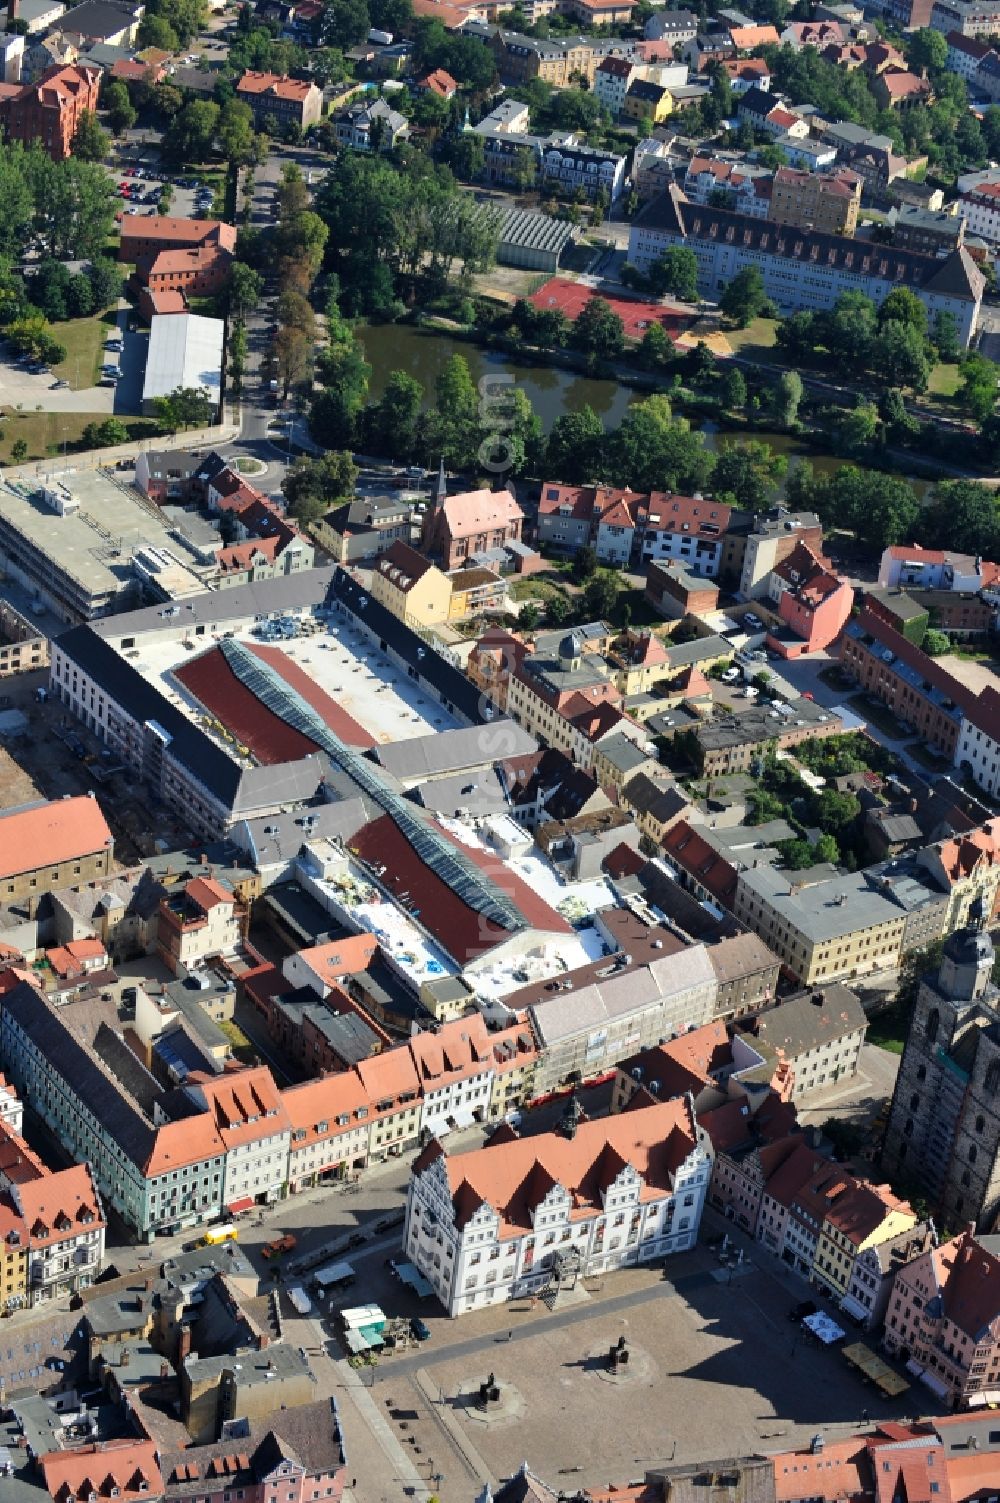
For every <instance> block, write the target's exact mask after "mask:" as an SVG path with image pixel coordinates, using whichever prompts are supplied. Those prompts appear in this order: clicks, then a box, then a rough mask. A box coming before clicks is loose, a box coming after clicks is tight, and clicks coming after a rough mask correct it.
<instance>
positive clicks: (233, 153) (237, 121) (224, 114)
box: [216, 99, 254, 164]
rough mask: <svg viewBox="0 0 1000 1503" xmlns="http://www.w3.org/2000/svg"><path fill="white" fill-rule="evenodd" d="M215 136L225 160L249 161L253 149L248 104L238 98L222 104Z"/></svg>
mask: <svg viewBox="0 0 1000 1503" xmlns="http://www.w3.org/2000/svg"><path fill="white" fill-rule="evenodd" d="M216 136H217V137H218V141H219V148H220V150H221V152H222V155H223V156H224V157H225V159H226V161H227V162H234V163H236V164H240V163H242V162H249V161H250V159H251V157H252V156H253V150H254V120H253V111H252V110H251V108H250V106H249V105H248V104H244V103H243V102H242V100H239V99H230V100H229V102H228V104H224V105H223V106H222V110H221V112H220V114H219V123H218V127H217V129H216Z"/></svg>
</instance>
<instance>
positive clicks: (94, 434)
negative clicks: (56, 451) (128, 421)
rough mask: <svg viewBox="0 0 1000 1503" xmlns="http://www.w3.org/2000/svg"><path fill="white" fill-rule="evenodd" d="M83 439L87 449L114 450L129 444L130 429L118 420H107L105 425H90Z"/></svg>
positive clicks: (85, 430) (85, 429) (84, 432)
mask: <svg viewBox="0 0 1000 1503" xmlns="http://www.w3.org/2000/svg"><path fill="white" fill-rule="evenodd" d="M82 438H83V445H84V448H86V449H113V448H114V447H115V446H116V445H117V444H127V443H128V429H127V428H126V426H125V424H124V423H122V422H119V420H118V418H105V420H104V422H103V423H88V424H87V426H86V428H84V430H83V434H82Z"/></svg>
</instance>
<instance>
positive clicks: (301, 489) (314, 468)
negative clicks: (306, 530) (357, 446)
mask: <svg viewBox="0 0 1000 1503" xmlns="http://www.w3.org/2000/svg"><path fill="white" fill-rule="evenodd" d="M357 479H358V470H357V466H356V465H355V463H354V459H353V457H352V455H351V454H349V453H347V452H344V451H341V452H339V453H338V452H335V451H331V452H330V453H328V454H324V455H323V456H322V458H320V459H310V458H302V459H297V460H296V461H295V464H294V465H293V466H292V468H291V469H290V470H289V471H288V472H287V473H286V475H285V478H284V479H283V480H282V482H281V489H282V492H283V494H284V497H285V500H286V501H287V502H288V510H289V512H290V513H291V515H292V516H293V517H295V518H296V520H297V521H315V519H316V518H317V517H320V516H322V515H323V514H324V512H327V511H329V510H330V508H331V507H332V506H335V505H336V504H337V502H338V501H343V500H344V499H345V498H346V497H348V496H352V495H353V494H354V488H355V485H356V484H357Z"/></svg>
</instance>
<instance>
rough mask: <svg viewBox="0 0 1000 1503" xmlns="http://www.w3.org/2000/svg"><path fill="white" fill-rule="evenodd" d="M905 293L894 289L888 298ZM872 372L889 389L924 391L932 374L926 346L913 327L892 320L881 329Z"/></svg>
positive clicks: (898, 288) (922, 337) (905, 289)
mask: <svg viewBox="0 0 1000 1503" xmlns="http://www.w3.org/2000/svg"><path fill="white" fill-rule="evenodd" d="M908 291H909V289H908V288H906V287H897V288H896V289H895V291H893V292H891V293H890V294H889V296H890V297H895V296H896V295H897V293H901V292H908ZM911 295H912V294H911ZM921 307H923V304H921ZM874 369H875V372H876V374H877V375H879V376H881V377H882V379H883V381H885V382H886V383H887V384H888V385H890V386H908V387H909V388H910V390H911V391H917V392H920V391H926V390H927V383H928V381H929V380H930V374H931V370H930V364H929V362H928V359H927V346H926V343H925V339H924V336H923V335H922V334H921V333H920V332H919V330H918V329H917V328H916V327H915V325H914V324H912V323H902V322H898V321H897V320H896V319H893V320H891V321H890V322H889V323H886V324H884V325H883V326H882V329H881V332H880V334H879V338H878V343H877V344H876V347H875V361H874Z"/></svg>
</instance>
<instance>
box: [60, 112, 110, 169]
mask: <svg viewBox="0 0 1000 1503" xmlns="http://www.w3.org/2000/svg"><path fill="white" fill-rule="evenodd" d="M110 149H111V138H110V137H109V135H108V133H107V131H106V130H104V129H103V127H102V126H101V124H100V123H99V121H98V119H97V116H96V115H95V114H94V112H93V110H82V111H81V113H80V118H79V120H78V121H77V125H76V132H75V134H74V136H73V141H72V144H71V146H70V151H71V152H72V153H73V155H74V156H75V157H78V158H79V160H80V161H81V162H104V161H106V160H107V156H108V152H109V151H110Z"/></svg>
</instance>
